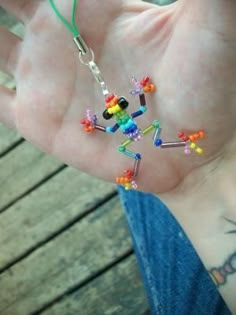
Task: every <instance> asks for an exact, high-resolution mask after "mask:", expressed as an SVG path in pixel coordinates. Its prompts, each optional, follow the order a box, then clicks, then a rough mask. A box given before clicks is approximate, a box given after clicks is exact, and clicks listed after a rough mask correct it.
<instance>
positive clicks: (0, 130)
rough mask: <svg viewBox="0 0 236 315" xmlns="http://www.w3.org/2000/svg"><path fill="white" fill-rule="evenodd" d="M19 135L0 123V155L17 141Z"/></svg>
mask: <svg viewBox="0 0 236 315" xmlns="http://www.w3.org/2000/svg"><path fill="white" fill-rule="evenodd" d="M20 139H21V136H20V135H19V134H17V133H16V132H15V131H14V130H11V129H9V128H7V127H5V126H4V125H1V124H0V157H1V155H2V154H4V153H5V152H7V151H8V150H9V149H10V148H11V147H12V146H13V145H15V144H16V143H18V142H19V140H20Z"/></svg>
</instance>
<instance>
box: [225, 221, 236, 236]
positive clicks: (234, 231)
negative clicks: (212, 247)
mask: <svg viewBox="0 0 236 315" xmlns="http://www.w3.org/2000/svg"><path fill="white" fill-rule="evenodd" d="M224 219H225V221H227V222H229V223H231V224H232V225H235V229H233V230H230V231H228V232H226V233H225V234H233V233H236V221H233V220H230V219H228V218H225V217H224Z"/></svg>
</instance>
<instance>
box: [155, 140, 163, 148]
mask: <svg viewBox="0 0 236 315" xmlns="http://www.w3.org/2000/svg"><path fill="white" fill-rule="evenodd" d="M161 145H162V140H161V139H156V141H155V146H156V147H160V146H161Z"/></svg>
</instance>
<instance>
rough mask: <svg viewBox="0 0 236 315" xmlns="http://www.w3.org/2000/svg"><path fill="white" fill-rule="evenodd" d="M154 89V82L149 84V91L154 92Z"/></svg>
mask: <svg viewBox="0 0 236 315" xmlns="http://www.w3.org/2000/svg"><path fill="white" fill-rule="evenodd" d="M155 89H156V87H155V85H154V84H150V92H154V91H155Z"/></svg>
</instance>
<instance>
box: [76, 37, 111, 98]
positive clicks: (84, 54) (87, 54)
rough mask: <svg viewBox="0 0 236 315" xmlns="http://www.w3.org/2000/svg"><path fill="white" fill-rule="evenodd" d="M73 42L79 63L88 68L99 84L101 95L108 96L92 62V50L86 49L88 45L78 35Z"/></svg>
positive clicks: (97, 70)
mask: <svg viewBox="0 0 236 315" xmlns="http://www.w3.org/2000/svg"><path fill="white" fill-rule="evenodd" d="M74 42H75V45H76V47H77V48H78V49H79V59H80V62H81V63H82V64H83V65H85V66H87V67H89V69H90V70H91V72H92V74H93V76H94V78H95V80H96V81H97V82H98V83H99V84H100V86H101V88H102V92H103V95H104V96H107V95H108V94H109V91H108V88H107V86H106V84H105V81H104V79H103V77H102V74H101V71H100V69H99V68H98V66H97V64H96V63H95V61H94V52H93V50H92V49H91V48H89V47H88V45H87V44H86V43H85V41H84V40H83V38H82V37H81V36H80V35H78V36H76V37H74Z"/></svg>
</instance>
